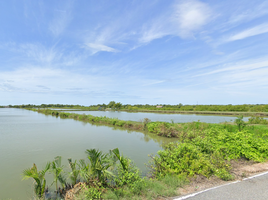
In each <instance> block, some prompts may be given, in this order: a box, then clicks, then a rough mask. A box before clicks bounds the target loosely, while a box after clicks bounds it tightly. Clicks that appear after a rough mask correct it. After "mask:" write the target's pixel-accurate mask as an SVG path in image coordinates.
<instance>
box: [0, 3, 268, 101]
mask: <svg viewBox="0 0 268 200" xmlns="http://www.w3.org/2000/svg"><path fill="white" fill-rule="evenodd" d="M0 25H1V29H0V60H1V64H0V105H7V104H42V103H47V104H48V103H60V104H81V105H92V104H98V103H108V102H109V101H112V100H114V101H117V102H118V101H119V102H121V103H123V104H146V103H148V104H179V103H183V104H197V103H198V104H244V103H250V104H260V103H267V102H268V92H267V90H268V1H260V0H254V1H252V0H226V1H220V0H185V1H183V0H169V1H167V0H148V1H144V0H132V1H131V0H129V1H125V0H114V1H110V0H98V1H96V0H79V1H78V0H77V1H75V0H74V1H68V0H62V1H60V0H58V1H54V0H44V1H42V0H38V1H36V0H10V1H1V2H0Z"/></svg>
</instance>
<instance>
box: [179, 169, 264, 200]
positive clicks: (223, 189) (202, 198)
mask: <svg viewBox="0 0 268 200" xmlns="http://www.w3.org/2000/svg"><path fill="white" fill-rule="evenodd" d="M184 199H187V200H268V172H266V173H262V174H259V175H256V176H253V177H250V178H246V179H243V180H242V181H236V182H233V183H229V184H226V185H222V186H218V187H215V188H210V189H207V190H204V191H200V192H197V193H193V194H190V195H185V196H182V197H177V198H174V200H184Z"/></svg>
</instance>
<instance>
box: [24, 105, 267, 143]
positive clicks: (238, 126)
mask: <svg viewBox="0 0 268 200" xmlns="http://www.w3.org/2000/svg"><path fill="white" fill-rule="evenodd" d="M29 110H32V111H37V112H39V113H43V114H46V115H52V116H55V117H60V118H62V119H66V118H70V119H75V120H80V121H84V122H89V123H93V124H101V125H108V126H114V127H122V128H126V129H130V130H138V131H148V132H150V133H153V134H156V135H158V136H163V137H169V138H172V137H173V138H179V140H181V141H183V140H185V139H186V138H193V137H196V136H200V135H203V134H204V131H205V130H210V129H211V128H217V129H219V130H227V131H229V132H236V131H242V130H246V131H248V132H250V133H255V132H258V133H259V134H262V133H265V131H267V130H268V127H265V126H264V127H261V126H252V125H250V123H251V121H249V123H246V122H244V121H243V117H242V116H241V117H238V118H237V119H236V120H235V124H228V123H222V124H209V123H203V122H189V123H174V122H171V123H169V122H151V121H150V120H149V119H148V118H145V119H144V120H143V121H142V122H135V121H124V120H119V119H117V118H108V117H105V116H104V117H96V116H92V115H85V114H76V113H67V112H59V111H55V110H50V109H29ZM250 119H253V120H255V119H258V120H260V119H262V120H261V122H265V121H266V120H265V119H263V118H254V117H252V118H250ZM255 122H257V121H256V120H255ZM246 125H247V126H246Z"/></svg>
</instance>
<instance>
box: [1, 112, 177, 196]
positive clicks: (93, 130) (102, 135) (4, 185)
mask: <svg viewBox="0 0 268 200" xmlns="http://www.w3.org/2000/svg"><path fill="white" fill-rule="evenodd" d="M118 114H119V115H120V114H122V113H118ZM145 114H146V113H145ZM143 118H144V117H143ZM171 141H175V140H174V139H169V138H162V137H158V136H156V135H153V134H148V133H141V132H134V131H126V130H122V129H115V128H112V127H107V126H96V125H92V124H89V123H84V122H80V121H75V120H73V119H60V118H56V117H52V116H46V115H44V114H40V113H37V112H33V111H28V110H23V109H15V108H0V161H1V163H0V199H12V200H16V199H31V197H32V196H33V182H32V180H27V181H22V175H21V174H22V171H23V170H24V169H26V168H29V167H32V165H33V163H36V165H37V168H38V169H39V170H40V169H43V168H44V166H45V164H46V162H48V161H52V160H53V159H54V157H56V156H58V155H60V156H62V159H63V164H64V165H65V166H67V158H72V159H73V160H75V159H77V160H79V159H82V158H86V155H85V150H86V149H91V148H97V149H99V150H102V151H103V152H108V150H110V149H113V148H117V147H118V148H119V150H120V152H121V153H123V154H124V155H125V156H128V157H129V158H131V159H132V160H133V161H134V162H135V163H136V165H137V166H138V167H139V168H140V169H141V170H142V171H143V174H144V173H146V172H147V171H148V169H147V168H146V166H145V163H147V162H148V160H149V157H148V154H156V152H157V151H158V150H160V149H161V146H162V145H163V144H166V143H168V142H171Z"/></svg>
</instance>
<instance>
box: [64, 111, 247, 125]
mask: <svg viewBox="0 0 268 200" xmlns="http://www.w3.org/2000/svg"><path fill="white" fill-rule="evenodd" d="M64 112H69V113H77V114H86V115H93V116H106V117H110V118H118V119H120V120H130V121H141V120H143V119H144V118H148V119H150V120H151V121H163V122H171V120H173V121H174V122H175V123H185V122H193V121H198V120H199V121H200V122H207V123H221V122H231V121H234V120H235V119H237V117H233V116H217V115H196V114H166V113H147V112H135V113H132V112H121V111H77V110H76V111H64ZM248 118H249V117H244V118H243V120H245V121H247V120H248Z"/></svg>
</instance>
